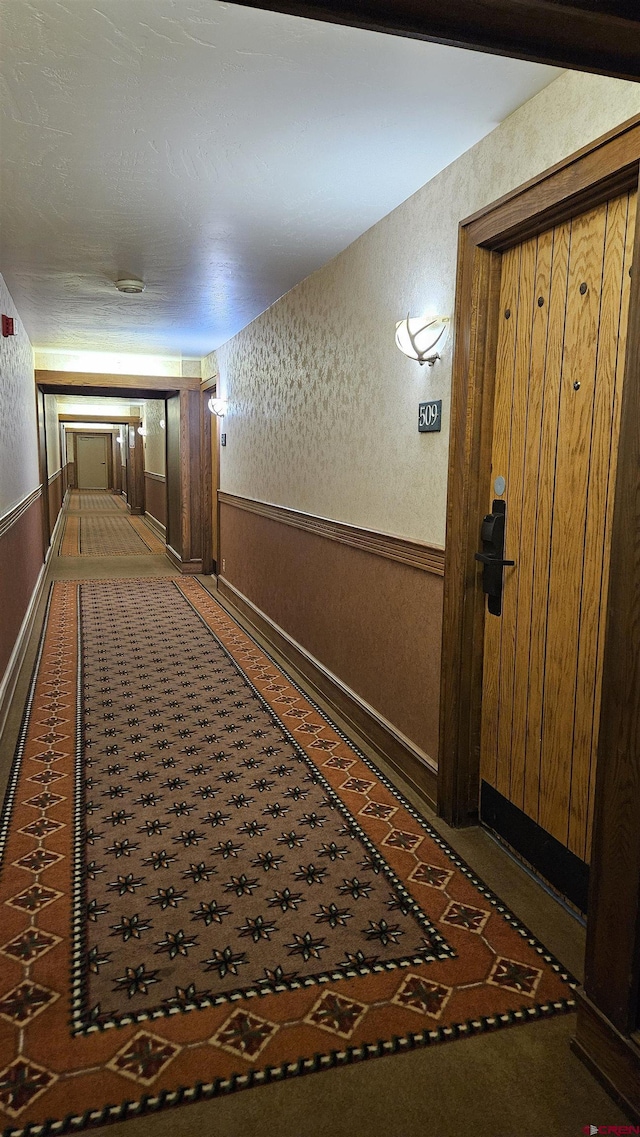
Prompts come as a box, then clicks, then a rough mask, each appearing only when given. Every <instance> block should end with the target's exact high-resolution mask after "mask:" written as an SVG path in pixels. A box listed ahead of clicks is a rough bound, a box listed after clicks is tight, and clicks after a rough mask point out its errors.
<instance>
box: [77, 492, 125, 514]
mask: <svg viewBox="0 0 640 1137" xmlns="http://www.w3.org/2000/svg"><path fill="white" fill-rule="evenodd" d="M68 508H69V511H70V512H71V513H79V512H87V511H89V512H91V513H98V512H99V513H104V512H108V513H115V512H120V511H121V510H123V509H126V505H125V503H124V499H123V498H122V497H120V496H118V495H116V494H112V493H111V491H110V490H92V491H91V490H71V492H70V494H69V506H68Z"/></svg>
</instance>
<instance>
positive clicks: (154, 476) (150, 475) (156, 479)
mask: <svg viewBox="0 0 640 1137" xmlns="http://www.w3.org/2000/svg"><path fill="white" fill-rule="evenodd" d="M144 476H145V478H151V481H152V482H166V480H167V479H166V477H165V475H164V474H154V473H153V472H152V471H151V470H145V472H144Z"/></svg>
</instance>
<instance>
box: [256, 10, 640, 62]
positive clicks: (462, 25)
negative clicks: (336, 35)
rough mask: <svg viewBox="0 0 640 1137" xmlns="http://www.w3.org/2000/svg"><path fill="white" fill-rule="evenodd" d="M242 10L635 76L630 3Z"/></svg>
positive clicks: (638, 23)
mask: <svg viewBox="0 0 640 1137" xmlns="http://www.w3.org/2000/svg"><path fill="white" fill-rule="evenodd" d="M237 3H239V4H242V5H244V6H245V7H249V8H262V9H265V10H267V11H270V12H283V13H286V14H288V15H292V16H306V17H307V18H309V19H311V20H324V21H327V22H329V23H332V24H349V25H351V26H352V27H356V28H366V29H367V30H369V31H376V32H387V33H390V34H391V35H399V36H408V37H410V38H412V39H424V40H431V41H432V42H434V43H444V44H448V45H450V46H451V47H464V48H470V49H471V50H474V51H487V52H491V53H492V54H493V55H507V56H514V57H515V58H519V59H530V60H533V61H535V62H536V63H547V64H552V65H553V66H556V67H569V68H574V69H576V70H579V71H593V72H595V73H597V74H600V75H614V76H616V77H617V78H619V79H632V80H636V81H637V80H639V79H640V12H639V10H638V4H637V2H636V0H571V2H570V3H568V2H566V0H454V2H453V3H452V2H451V0H448V2H447V0H237Z"/></svg>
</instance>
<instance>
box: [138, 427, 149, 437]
mask: <svg viewBox="0 0 640 1137" xmlns="http://www.w3.org/2000/svg"><path fill="white" fill-rule="evenodd" d="M138 434H141V435H142V437H143V438H146V437H147V428H146V426H139V427H138Z"/></svg>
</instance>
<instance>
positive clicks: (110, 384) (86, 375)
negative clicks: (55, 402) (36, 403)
mask: <svg viewBox="0 0 640 1137" xmlns="http://www.w3.org/2000/svg"><path fill="white" fill-rule="evenodd" d="M36 383H37V385H38V387H40V388H41V390H43V391H45V393H47V394H50V395H81V394H89V395H111V396H116V397H118V398H125V399H131V398H136V399H149V398H151V399H154V398H155V399H158V398H166V397H168V396H169V395H175V393H176V391H198V390H199V389H200V379H199V378H198V376H187V375H110V374H93V373H91V372H86V371H42V370H40V369H37V370H36Z"/></svg>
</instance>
